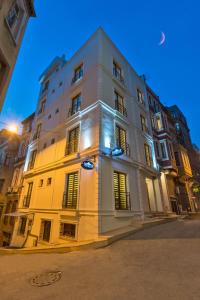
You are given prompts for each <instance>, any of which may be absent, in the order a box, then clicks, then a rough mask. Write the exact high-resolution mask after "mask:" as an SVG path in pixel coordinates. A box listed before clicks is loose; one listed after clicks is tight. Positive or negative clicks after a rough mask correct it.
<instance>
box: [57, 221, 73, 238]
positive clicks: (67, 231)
mask: <svg viewBox="0 0 200 300" xmlns="http://www.w3.org/2000/svg"><path fill="white" fill-rule="evenodd" d="M75 235H76V225H75V224H69V223H61V224H60V237H71V238H75Z"/></svg>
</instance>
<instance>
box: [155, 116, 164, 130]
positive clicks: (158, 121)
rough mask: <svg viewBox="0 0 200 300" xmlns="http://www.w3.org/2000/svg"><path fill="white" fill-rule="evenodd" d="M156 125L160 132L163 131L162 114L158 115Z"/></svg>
mask: <svg viewBox="0 0 200 300" xmlns="http://www.w3.org/2000/svg"><path fill="white" fill-rule="evenodd" d="M156 125H157V129H158V130H162V129H163V123H162V116H161V114H160V113H158V114H157V115H156Z"/></svg>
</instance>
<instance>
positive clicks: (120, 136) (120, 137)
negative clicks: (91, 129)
mask: <svg viewBox="0 0 200 300" xmlns="http://www.w3.org/2000/svg"><path fill="white" fill-rule="evenodd" d="M115 138H116V145H117V146H118V147H120V148H122V149H123V150H124V154H126V155H128V154H129V146H128V144H127V142H126V140H127V139H126V130H124V129H123V128H121V127H120V126H118V125H116V128H115Z"/></svg>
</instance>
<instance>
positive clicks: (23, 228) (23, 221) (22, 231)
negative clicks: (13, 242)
mask: <svg viewBox="0 0 200 300" xmlns="http://www.w3.org/2000/svg"><path fill="white" fill-rule="evenodd" d="M26 222H27V218H26V217H21V218H20V221H19V231H18V234H19V235H24V234H25V231H26Z"/></svg>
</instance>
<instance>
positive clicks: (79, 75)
mask: <svg viewBox="0 0 200 300" xmlns="http://www.w3.org/2000/svg"><path fill="white" fill-rule="evenodd" d="M82 77H83V64H81V65H80V66H79V67H78V68H76V69H75V70H74V77H73V78H72V84H73V83H75V82H76V81H78V80H79V79H80V78H82Z"/></svg>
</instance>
